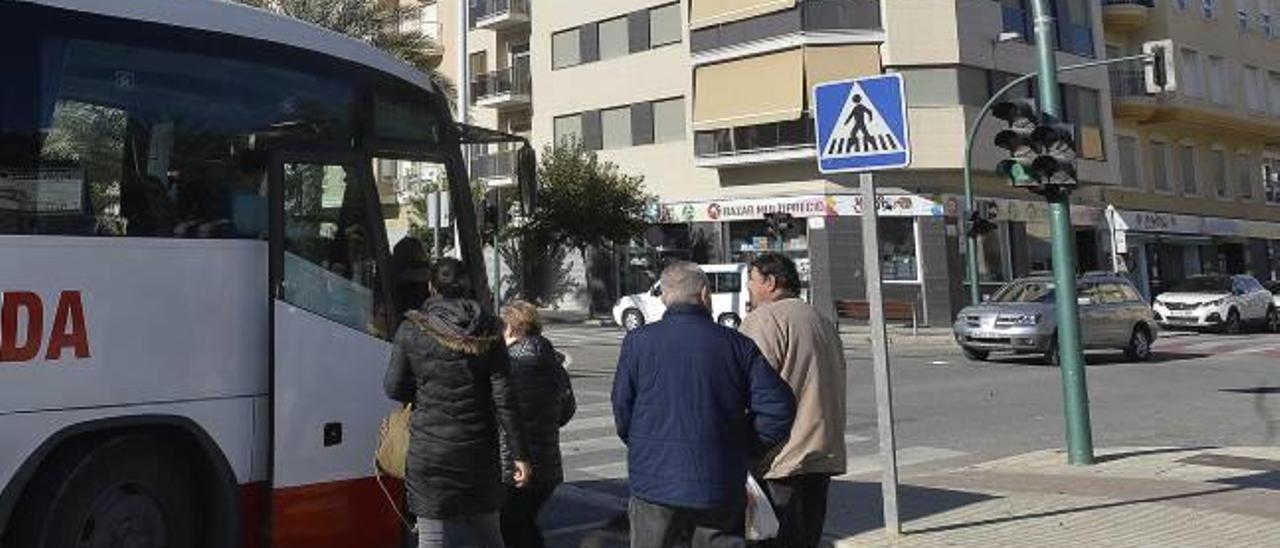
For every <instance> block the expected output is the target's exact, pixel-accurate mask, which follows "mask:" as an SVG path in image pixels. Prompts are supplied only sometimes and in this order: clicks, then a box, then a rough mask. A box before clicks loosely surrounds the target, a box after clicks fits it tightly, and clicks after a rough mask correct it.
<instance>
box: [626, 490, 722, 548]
mask: <svg viewBox="0 0 1280 548" xmlns="http://www.w3.org/2000/svg"><path fill="white" fill-rule="evenodd" d="M745 509H746V503H745V502H743V503H742V504H735V505H732V506H730V507H725V508H714V509H710V510H698V509H693V508H675V507H671V506H664V505H661V504H655V503H652V502H647V501H644V500H640V499H638V498H635V497H631V504H630V509H629V514H630V518H631V548H672V547H674V546H680V545H681V544H679V543H680V542H682V541H684V540H685V539H691V540H692V542H691V545H692V548H744V547H745V546H746V541H745V540H744V539H743V527H744V523H743V521H744V519H745V518H746V514H745Z"/></svg>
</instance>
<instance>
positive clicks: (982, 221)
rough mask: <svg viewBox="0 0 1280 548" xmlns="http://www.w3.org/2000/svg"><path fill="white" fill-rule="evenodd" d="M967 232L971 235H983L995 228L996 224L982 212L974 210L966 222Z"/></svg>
mask: <svg viewBox="0 0 1280 548" xmlns="http://www.w3.org/2000/svg"><path fill="white" fill-rule="evenodd" d="M966 224H967V225H968V226H967V227H966V228H965V233H966V234H968V235H969V236H981V235H983V234H986V233H988V232H991V231H993V230H995V229H996V228H997V227H996V224H995V223H993V222H991V221H990V220H988V219H987V217H986V216H985V215H983V214H982V212H980V211H977V210H974V211H972V212H970V213H969V219H968V222H967V223H966Z"/></svg>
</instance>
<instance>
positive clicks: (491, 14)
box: [468, 0, 529, 27]
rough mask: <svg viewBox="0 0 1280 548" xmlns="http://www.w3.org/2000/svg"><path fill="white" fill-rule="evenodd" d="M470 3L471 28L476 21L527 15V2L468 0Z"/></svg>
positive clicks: (526, 0) (518, 0)
mask: <svg viewBox="0 0 1280 548" xmlns="http://www.w3.org/2000/svg"><path fill="white" fill-rule="evenodd" d="M468 1H469V2H471V12H470V16H471V26H472V27H475V26H476V22H477V21H484V20H486V19H496V18H500V17H511V16H515V15H522V16H525V17H528V15H529V0H468Z"/></svg>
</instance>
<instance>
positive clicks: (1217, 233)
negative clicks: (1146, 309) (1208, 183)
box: [1115, 211, 1280, 299]
mask: <svg viewBox="0 0 1280 548" xmlns="http://www.w3.org/2000/svg"><path fill="white" fill-rule="evenodd" d="M1119 218H1120V221H1121V222H1120V223H1118V229H1117V231H1116V233H1117V237H1116V238H1115V240H1116V251H1117V253H1119V254H1121V255H1122V256H1123V257H1124V264H1125V265H1126V266H1127V267H1128V269H1129V271H1130V272H1131V274H1132V277H1133V279H1134V282H1135V284H1136V285H1137V286H1138V289H1139V290H1140V291H1141V292H1142V293H1143V295H1145V296H1146V297H1147V298H1148V299H1151V298H1154V297H1155V296H1156V295H1159V294H1160V293H1162V292H1164V291H1167V290H1169V289H1170V288H1171V287H1172V286H1173V285H1175V284H1177V283H1178V282H1180V281H1182V280H1184V279H1186V278H1188V277H1191V276H1196V275H1200V274H1250V275H1253V276H1254V277H1256V278H1258V279H1259V280H1261V281H1268V280H1272V279H1276V276H1277V274H1278V272H1277V271H1278V270H1280V269H1278V268H1277V264H1280V223H1273V222H1264V221H1251V220H1243V219H1224V218H1218V217H1197V216H1193V215H1178V214H1173V213H1160V212H1150V211H1119Z"/></svg>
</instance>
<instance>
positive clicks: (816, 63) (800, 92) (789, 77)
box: [693, 45, 880, 131]
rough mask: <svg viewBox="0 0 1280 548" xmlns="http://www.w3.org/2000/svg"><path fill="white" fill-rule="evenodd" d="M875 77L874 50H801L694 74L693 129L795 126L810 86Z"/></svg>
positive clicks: (876, 53)
mask: <svg viewBox="0 0 1280 548" xmlns="http://www.w3.org/2000/svg"><path fill="white" fill-rule="evenodd" d="M876 74H880V48H879V47H878V46H874V45H852V46H822V47H819V46H806V47H804V48H796V49H792V50H788V51H781V52H777V53H771V54H768V55H761V56H757V57H747V58H744V59H735V60H733V61H727V62H724V63H719V64H715V65H706V66H701V67H697V68H696V69H694V90H693V95H694V102H693V128H694V130H697V131H705V130H710V129H724V128H731V127H740V126H750V125H756V124H768V123H773V122H783V121H788V120H796V119H798V118H800V115H801V114H802V113H804V111H805V105H806V104H807V102H808V97H809V94H810V93H811V90H812V89H813V86H814V84H819V83H822V82H830V81H834V80H848V79H850V78H858V77H862V76H873V75H876Z"/></svg>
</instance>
